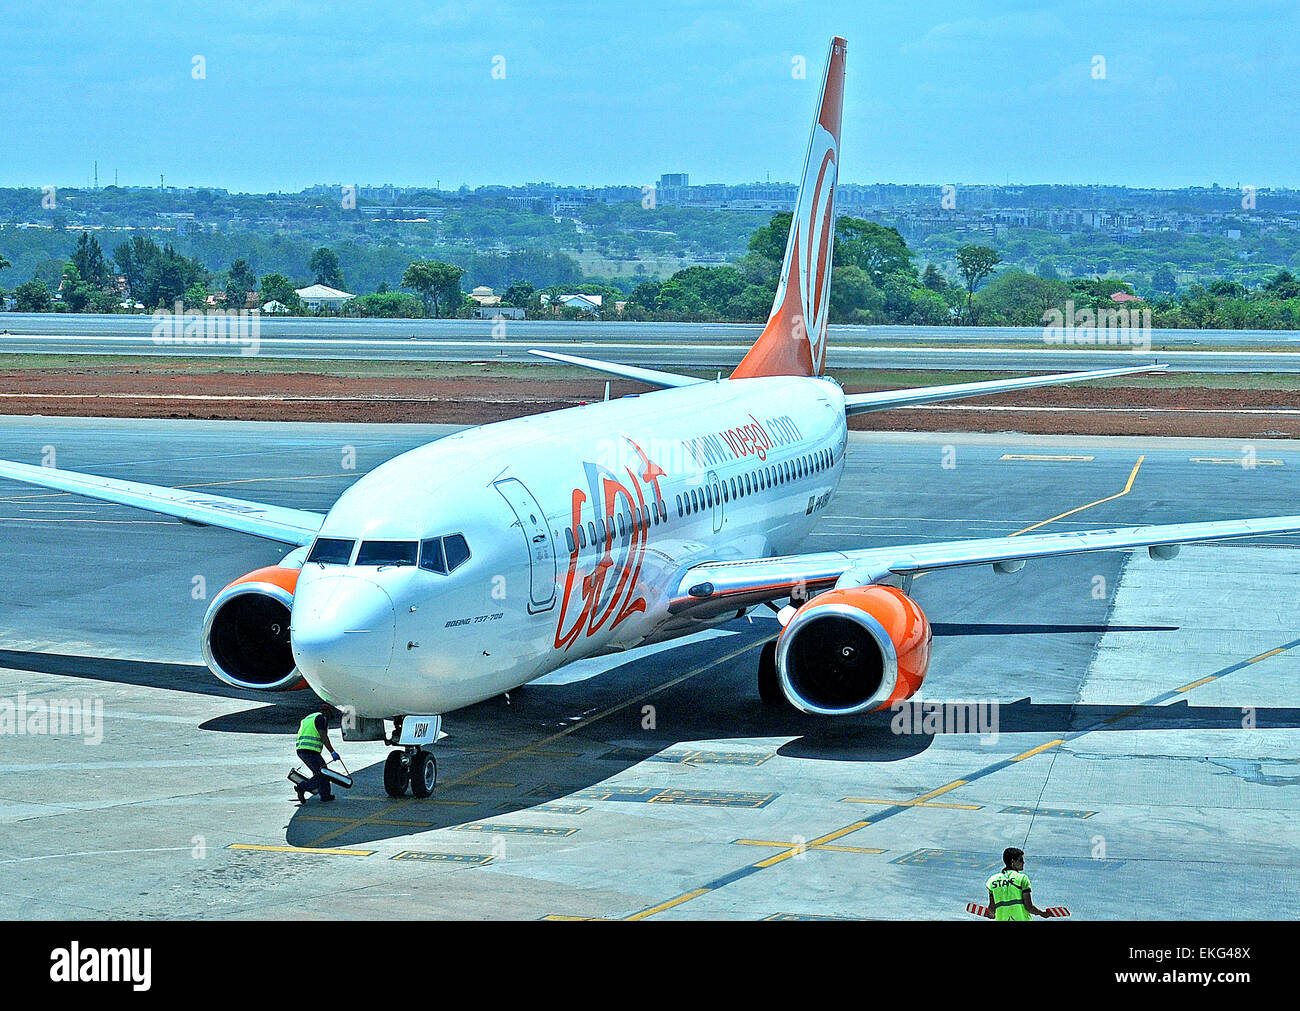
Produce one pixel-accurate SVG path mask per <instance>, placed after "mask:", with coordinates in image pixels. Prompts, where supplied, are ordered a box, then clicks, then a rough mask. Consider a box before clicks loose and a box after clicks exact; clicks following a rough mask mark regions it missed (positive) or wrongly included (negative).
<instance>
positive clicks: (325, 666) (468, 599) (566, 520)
mask: <svg viewBox="0 0 1300 1011" xmlns="http://www.w3.org/2000/svg"><path fill="white" fill-rule="evenodd" d="M843 400H844V398H843V393H842V391H841V389H840V387H839V386H838V384H836V383H835V382H833V381H832V380H829V379H824V378H796V377H773V378H758V379H744V380H724V381H720V382H714V383H700V384H698V385H692V386H685V387H680V388H676V389H669V390H660V391H656V392H654V393H648V394H644V395H642V396H636V397H624V398H622V399H619V400H614V401H610V402H606V403H594V404H587V405H583V406H581V407H576V408H570V409H567V410H563V411H556V412H553V413H550V414H544V415H539V416H534V417H528V418H520V419H517V420H514V421H507V422H501V423H498V424H492V425H486V426H483V427H481V428H473V429H468V430H466V431H464V432H460V433H458V434H456V435H453V436H450V437H448V438H445V439H442V440H439V441H438V442H435V443H430V444H429V445H426V446H422V447H420V448H419V449H415V450H412V451H411V452H408V453H405V454H403V455H402V456H399V457H397V458H395V459H393V460H390V461H389V462H387V463H385V464H383V465H382V466H380V467H378V468H376V469H375V470H374V471H372V472H370V473H369V474H367V475H365V476H364V477H362V478H361V479H360V480H358V481H357V482H356V484H355V485H353V486H352V487H351V488H350V489H348V491H347V492H346V493H344V495H343V496H342V497H341V498H340V499H339V500H338V502H337V503H336V504H335V505H334V507H333V509H331V510H330V512H329V515H328V516H327V517H326V519H325V522H324V525H323V526H322V528H321V531H320V535H319V536H320V537H321V538H329V539H337V540H341V541H355V542H357V545H356V546H355V549H354V550H353V552H352V554H351V556H350V557H351V561H350V563H348V564H321V563H318V562H308V563H306V564H304V566H303V569H302V573H301V575H300V576H299V580H298V586H297V591H296V593H295V596H294V605H293V617H292V641H293V650H294V656H295V659H296V660H297V662H298V665H299V669H300V670H301V672H302V674H303V676H304V677H305V678H306V679H307V681H308V682H309V683H310V685H311V686H312V687H313V688H314V689H315V690H316V691H317V692H318V693H319V694H320V695H321V696H322V697H324V698H326V699H327V700H329V701H331V702H333V703H335V704H337V705H340V706H349V707H352V708H353V709H355V711H356V712H357V713H358V714H359V715H361V716H371V717H391V716H394V715H406V714H411V713H420V714H433V713H445V712H449V711H451V710H453V709H457V708H460V707H462V706H467V705H471V704H473V703H475V702H479V701H481V700H483V699H487V698H491V697H493V696H495V695H499V694H500V693H501V692H504V691H508V690H510V689H512V688H515V687H518V686H519V685H522V684H525V683H526V682H528V681H532V680H533V679H535V678H537V677H540V676H541V675H543V674H546V673H548V672H549V671H552V670H555V669H556V668H558V667H561V666H563V665H564V664H566V663H570V662H572V661H574V660H579V659H582V658H584V657H588V656H593V655H596V654H600V653H606V652H611V651H615V650H622V649H628V648H631V647H633V646H637V645H640V644H642V643H645V642H649V641H656V640H661V639H667V638H672V637H674V636H678V635H684V634H687V633H689V632H692V631H695V630H697V629H699V628H700V627H702V623H701V622H699V621H683V620H681V619H675V618H674V617H673V616H672V615H671V614H670V613H669V611H668V603H669V601H670V600H671V598H672V595H673V593H674V591H676V589H677V586H678V583H679V581H680V578H681V574H682V573H683V572H684V571H685V570H686V569H687V568H689V567H690V566H693V565H698V564H700V563H702V562H707V561H713V560H724V559H729V558H757V557H764V556H767V555H773V554H782V553H786V552H789V551H791V550H792V549H793V548H794V547H795V546H796V545H797V544H798V543H799V542H800V541H801V540H802V539H803V537H804V536H805V535H806V534H807V533H808V530H809V528H810V527H811V526H812V525H813V523H814V522H815V521H816V519H817V517H818V516H819V515H820V513H821V512H822V511H823V510H824V509H825V506H826V504H827V502H828V501H829V499H830V497H831V494H832V492H833V491H834V490H835V487H836V485H837V484H838V481H839V477H840V474H841V472H842V469H843V460H844V447H845V444H846V440H847V426H846V423H845V415H844V405H843ZM660 504H661V505H662V511H661V510H660V507H659V506H660ZM579 528H581V529H579ZM452 535H460V536H461V537H463V538H464V544H465V545H466V546H468V549H469V550H468V558H466V559H465V560H464V561H463V562H461V564H459V565H457V566H456V567H455V568H454V569H452V571H450V572H449V573H446V574H444V573H442V572H439V571H431V570H430V569H429V568H427V567H421V565H412V564H409V563H408V564H400V565H373V564H370V565H368V564H363V563H362V562H361V558H360V557H359V556H360V553H361V551H362V549H363V546H364V545H365V544H366V543H368V542H402V543H404V544H409V542H431V543H430V546H427V547H426V548H425V550H424V551H423V552H422V554H421V563H422V565H423V563H424V562H425V559H426V558H433V557H434V553H435V552H436V551H437V550H438V548H437V542H436V541H431V539H436V538H448V537H451V536H452ZM443 543H445V544H447V548H446V552H447V557H448V560H451V559H452V556H453V555H463V554H464V552H463V551H459V552H457V551H456V550H455V546H454V545H453V544H452V542H448V541H444V542H443ZM438 557H439V558H441V556H438ZM431 564H432V565H433V568H434V569H437V568H438V567H439V566H438V565H437V563H436V562H433V563H431ZM441 567H444V568H445V567H446V565H445V564H444V565H443V566H441ZM734 616H735V615H734V613H729V614H726V615H723V616H721V617H719V618H717V619H714V620H715V621H725V620H728V619H730V618H732V617H734Z"/></svg>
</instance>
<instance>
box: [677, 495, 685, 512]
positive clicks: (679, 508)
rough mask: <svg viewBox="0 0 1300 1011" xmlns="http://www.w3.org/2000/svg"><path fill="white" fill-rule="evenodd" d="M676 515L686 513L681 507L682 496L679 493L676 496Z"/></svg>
mask: <svg viewBox="0 0 1300 1011" xmlns="http://www.w3.org/2000/svg"><path fill="white" fill-rule="evenodd" d="M677 515H678V516H685V515H686V510H685V509H683V508H682V497H681V496H680V495H678V496H677Z"/></svg>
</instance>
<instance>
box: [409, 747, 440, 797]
mask: <svg viewBox="0 0 1300 1011" xmlns="http://www.w3.org/2000/svg"><path fill="white" fill-rule="evenodd" d="M437 782H438V763H437V761H436V760H435V759H434V757H433V756H432V755H431V754H429V753H428V752H427V751H417V752H416V753H415V754H413V755H412V756H411V793H412V794H413V795H414V796H416V797H427V796H429V794H431V793H433V788H434V786H435V785H436V784H437Z"/></svg>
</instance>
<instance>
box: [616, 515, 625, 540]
mask: <svg viewBox="0 0 1300 1011" xmlns="http://www.w3.org/2000/svg"><path fill="white" fill-rule="evenodd" d="M618 536H619V537H626V536H627V523H626V521H625V520H624V519H623V514H622V513H619V514H618Z"/></svg>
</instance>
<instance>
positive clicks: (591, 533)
mask: <svg viewBox="0 0 1300 1011" xmlns="http://www.w3.org/2000/svg"><path fill="white" fill-rule="evenodd" d="M587 538H588V539H589V540H590V541H591V546H592V547H593V548H594V547H596V546H597V545H598V544H599V542H598V541H597V540H596V524H594V523H592V522H591V520H587Z"/></svg>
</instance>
